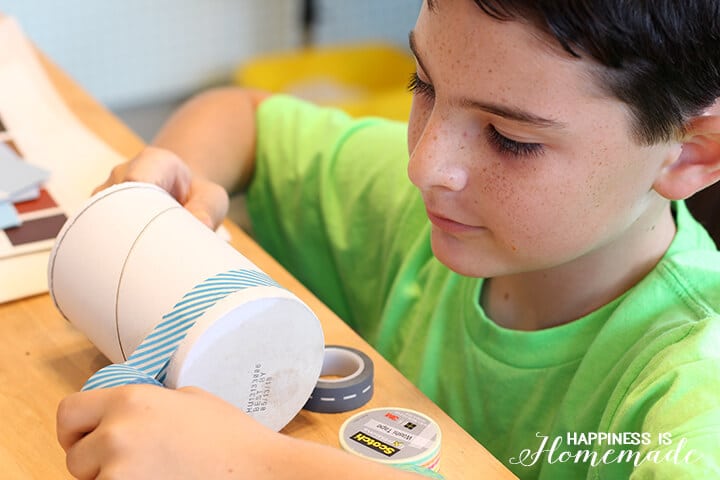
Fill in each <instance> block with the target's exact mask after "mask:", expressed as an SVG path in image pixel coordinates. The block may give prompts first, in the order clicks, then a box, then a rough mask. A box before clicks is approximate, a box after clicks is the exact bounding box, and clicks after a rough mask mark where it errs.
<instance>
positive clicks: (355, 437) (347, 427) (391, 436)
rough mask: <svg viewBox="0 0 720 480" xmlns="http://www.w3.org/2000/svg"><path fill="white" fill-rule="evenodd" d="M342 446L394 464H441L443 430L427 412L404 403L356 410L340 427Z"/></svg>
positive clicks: (378, 460)
mask: <svg viewBox="0 0 720 480" xmlns="http://www.w3.org/2000/svg"><path fill="white" fill-rule="evenodd" d="M339 440H340V445H341V446H342V448H343V449H344V450H345V451H347V452H350V453H353V454H355V455H358V456H361V457H363V458H367V459H370V460H374V461H376V462H379V463H384V464H387V465H391V466H399V467H404V466H407V465H416V466H420V467H425V468H427V467H428V466H431V467H432V468H433V469H437V468H438V467H439V455H440V444H441V433H440V427H439V426H438V424H437V423H436V422H435V421H434V420H432V419H431V418H430V417H428V416H427V415H424V414H422V413H420V412H417V411H415V410H410V409H407V408H400V407H385V408H374V409H370V410H365V411H362V412H359V413H356V414H355V415H353V416H352V417H350V418H348V419H347V420H346V421H345V422H344V423H343V424H342V426H341V427H340V432H339Z"/></svg>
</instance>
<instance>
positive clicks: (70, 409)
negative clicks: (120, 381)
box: [56, 389, 107, 452]
mask: <svg viewBox="0 0 720 480" xmlns="http://www.w3.org/2000/svg"><path fill="white" fill-rule="evenodd" d="M106 394H107V390H104V389H101V390H92V391H88V392H79V393H73V394H71V395H69V396H67V397H65V398H64V399H63V400H62V401H61V402H60V404H59V405H58V409H57V418H56V421H57V424H56V425H57V438H58V442H60V446H61V447H62V448H63V450H65V451H66V452H67V451H68V450H69V449H70V448H71V447H72V446H73V445H74V444H75V443H77V442H78V440H80V439H81V438H83V437H84V436H85V435H86V434H88V433H89V432H92V431H93V430H94V429H95V428H96V427H97V426H98V424H99V423H100V420H101V419H102V417H103V414H104V412H105V403H106V401H107V400H106V397H107V395H106Z"/></svg>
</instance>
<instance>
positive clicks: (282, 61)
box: [235, 43, 415, 121]
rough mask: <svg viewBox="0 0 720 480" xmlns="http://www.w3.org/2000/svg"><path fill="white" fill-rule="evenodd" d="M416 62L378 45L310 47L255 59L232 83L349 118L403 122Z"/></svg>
mask: <svg viewBox="0 0 720 480" xmlns="http://www.w3.org/2000/svg"><path fill="white" fill-rule="evenodd" d="M414 70H415V61H414V60H413V58H412V56H411V55H410V54H408V53H407V52H405V51H403V50H400V49H398V48H396V47H393V46H390V45H386V44H381V43H363V44H355V45H345V46H327V47H325V46H321V47H311V48H306V49H302V50H297V51H291V52H284V53H276V54H271V55H266V56H262V57H258V58H255V59H253V60H251V61H249V62H247V63H246V64H244V65H242V66H240V67H239V68H238V69H237V70H236V72H235V83H237V84H238V85H242V86H245V87H251V88H260V89H263V90H267V91H269V92H273V93H289V94H292V95H296V96H298V97H301V98H304V99H307V100H310V101H313V102H316V103H318V104H322V105H332V106H336V107H339V108H342V109H343V110H345V111H346V112H348V113H349V114H350V115H353V116H358V117H359V116H380V117H385V118H391V119H395V120H403V121H406V120H407V118H408V115H409V114H410V103H411V99H412V97H411V95H410V93H408V91H407V82H408V79H409V78H410V74H411V73H412V72H413V71H414Z"/></svg>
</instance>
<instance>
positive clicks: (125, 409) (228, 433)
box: [57, 385, 288, 480]
mask: <svg viewBox="0 0 720 480" xmlns="http://www.w3.org/2000/svg"><path fill="white" fill-rule="evenodd" d="M57 435H58V440H59V442H60V445H61V446H62V448H63V449H64V450H65V452H66V455H67V467H68V470H69V471H70V473H71V474H72V475H73V476H75V477H76V478H78V479H80V480H83V479H95V478H103V479H104V478H108V479H111V478H127V479H136V480H141V479H150V478H152V479H163V478H172V479H180V480H181V479H197V478H228V479H231V478H253V479H263V478H273V463H274V462H272V461H271V459H270V458H269V457H268V455H269V454H270V453H271V452H272V451H278V450H279V449H280V448H281V447H282V446H283V445H284V443H285V442H287V441H288V440H287V439H286V438H285V437H284V436H282V435H280V434H277V433H275V432H274V431H272V430H270V429H268V428H266V427H264V426H263V425H261V424H260V423H258V422H257V421H256V420H254V419H252V418H251V417H250V416H248V415H246V414H245V413H244V412H242V411H241V410H239V409H237V408H235V407H234V406H232V405H231V404H229V403H226V402H225V401H223V400H221V399H220V398H218V397H215V396H213V395H211V394H209V393H207V392H204V391H203V390H200V389H197V388H193V387H187V388H182V389H179V390H169V389H165V388H160V387H155V386H151V385H130V386H122V387H115V388H109V389H100V390H91V391H87V392H80V393H75V394H72V395H70V396H68V397H66V398H65V399H64V400H63V401H62V402H61V403H60V406H59V407H58V412H57ZM271 442H272V443H271ZM271 445H272V446H271Z"/></svg>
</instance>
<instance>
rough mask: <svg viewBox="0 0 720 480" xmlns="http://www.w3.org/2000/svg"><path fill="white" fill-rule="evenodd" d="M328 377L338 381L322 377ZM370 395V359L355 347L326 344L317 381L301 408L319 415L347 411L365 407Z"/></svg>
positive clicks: (371, 370) (371, 385) (371, 382)
mask: <svg viewBox="0 0 720 480" xmlns="http://www.w3.org/2000/svg"><path fill="white" fill-rule="evenodd" d="M330 376H332V377H337V378H324V377H330ZM372 394H373V363H372V360H370V357H368V356H367V355H366V354H364V353H363V352H361V351H360V350H356V349H354V348H350V347H343V346H339V345H328V346H326V347H325V357H324V360H323V365H322V370H321V371H320V378H319V379H318V381H317V385H315V388H314V389H313V391H312V394H311V395H310V398H309V399H308V401H307V403H305V406H304V407H303V408H305V409H306V410H310V411H312V412H320V413H338V412H347V411H349V410H354V409H356V408H360V407H362V406H363V405H365V404H366V403H367V402H368V401H370V399H371V398H372Z"/></svg>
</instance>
